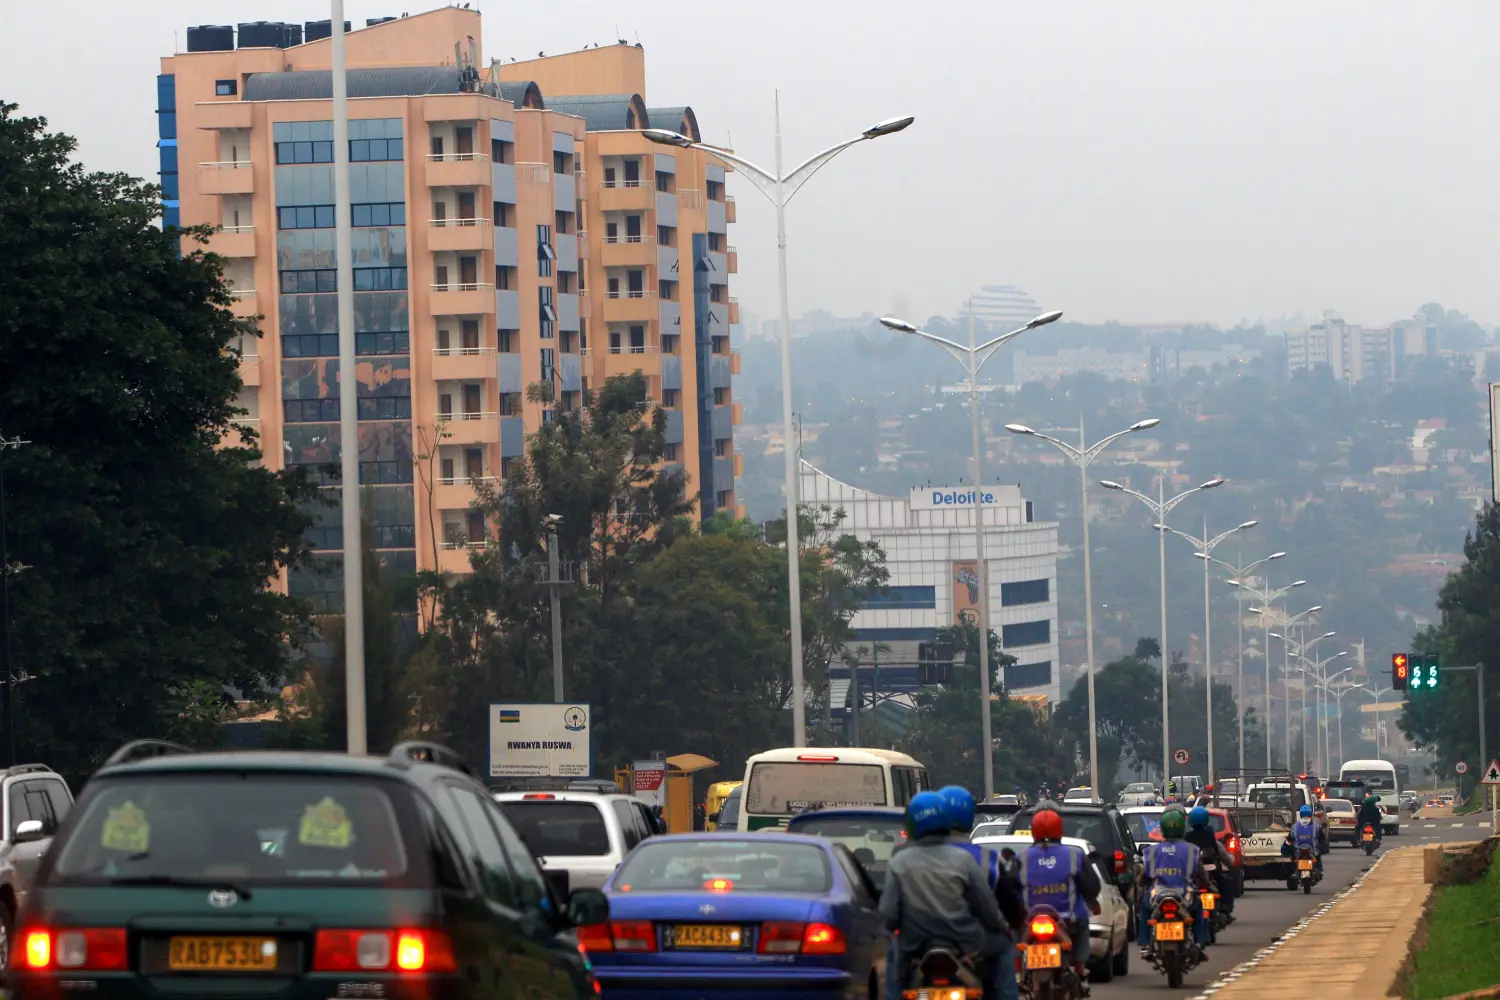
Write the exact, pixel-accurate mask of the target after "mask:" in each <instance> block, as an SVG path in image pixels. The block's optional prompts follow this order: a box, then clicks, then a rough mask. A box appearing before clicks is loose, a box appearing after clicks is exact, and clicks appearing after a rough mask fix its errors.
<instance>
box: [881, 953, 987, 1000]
mask: <svg viewBox="0 0 1500 1000" xmlns="http://www.w3.org/2000/svg"><path fill="white" fill-rule="evenodd" d="M901 996H902V998H903V1000H979V998H980V997H983V996H984V981H983V980H982V979H981V978H980V976H979V970H978V969H976V968H975V967H974V963H973V962H971V961H969V959H968V958H967V957H966V956H965V955H964V954H963V952H962V951H961V950H959V949H958V948H956V947H950V946H947V945H936V946H933V947H930V948H928V949H927V950H926V951H925V952H923V954H922V957H921V958H919V959H917V961H916V963H915V964H914V965H913V966H912V969H911V975H910V976H909V977H908V980H907V985H906V988H905V989H903V990H902V991H901Z"/></svg>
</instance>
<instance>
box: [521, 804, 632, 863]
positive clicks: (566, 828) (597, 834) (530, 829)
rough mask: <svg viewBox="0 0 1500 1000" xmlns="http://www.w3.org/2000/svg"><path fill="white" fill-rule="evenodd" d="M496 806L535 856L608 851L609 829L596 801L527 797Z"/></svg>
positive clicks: (590, 855) (579, 855)
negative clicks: (567, 800)
mask: <svg viewBox="0 0 1500 1000" xmlns="http://www.w3.org/2000/svg"><path fill="white" fill-rule="evenodd" d="M500 810H501V811H502V812H504V813H505V816H506V818H507V819H509V820H510V821H511V823H513V824H515V827H516V830H517V832H519V833H520V834H521V839H522V840H524V841H526V846H527V847H529V848H531V853H533V854H535V855H537V856H538V857H565V858H584V857H588V858H594V857H601V856H603V855H606V854H608V853H609V830H608V828H606V827H605V825H604V813H603V812H602V811H600V808H599V805H598V804H597V803H594V802H565V801H563V800H562V799H550V800H548V799H531V800H522V801H519V802H517V801H510V802H501V803H500Z"/></svg>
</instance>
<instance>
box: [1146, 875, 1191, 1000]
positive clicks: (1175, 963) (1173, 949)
mask: <svg viewBox="0 0 1500 1000" xmlns="http://www.w3.org/2000/svg"><path fill="white" fill-rule="evenodd" d="M1190 896H1191V893H1186V892H1179V891H1178V890H1174V889H1157V890H1153V891H1152V893H1151V897H1152V898H1151V919H1150V921H1149V922H1148V926H1150V928H1151V940H1150V942H1149V943H1147V945H1146V952H1147V954H1146V959H1147V961H1149V962H1150V963H1151V965H1152V966H1153V967H1154V968H1155V969H1156V971H1158V972H1161V973H1165V974H1166V977H1167V985H1168V986H1169V987H1171V988H1172V989H1174V990H1175V989H1177V988H1179V987H1180V986H1182V977H1183V976H1184V975H1186V974H1187V973H1188V972H1189V971H1190V970H1191V969H1192V968H1193V967H1194V966H1196V965H1197V964H1198V963H1199V962H1201V961H1202V960H1203V949H1202V948H1201V947H1199V945H1198V943H1197V941H1195V940H1194V939H1193V911H1192V906H1191V905H1190V903H1191V900H1190Z"/></svg>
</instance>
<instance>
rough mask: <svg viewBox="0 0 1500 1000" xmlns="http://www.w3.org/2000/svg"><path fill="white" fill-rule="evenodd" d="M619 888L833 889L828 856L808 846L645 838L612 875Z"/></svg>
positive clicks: (768, 840) (768, 841) (763, 840)
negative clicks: (617, 871)
mask: <svg viewBox="0 0 1500 1000" xmlns="http://www.w3.org/2000/svg"><path fill="white" fill-rule="evenodd" d="M614 886H615V888H616V889H617V890H618V891H620V892H798V893H824V892H827V891H828V890H829V889H831V888H833V873H832V872H831V871H830V870H829V867H828V856H827V854H826V852H825V851H824V850H823V849H822V848H819V847H815V846H813V845H811V844H795V843H777V842H776V840H774V839H772V838H770V837H765V838H761V839H756V840H753V841H752V840H729V839H726V838H723V837H720V836H717V835H711V836H710V837H709V838H705V839H703V840H691V841H683V840H672V841H657V840H648V841H646V842H645V843H643V844H641V845H640V846H639V847H637V848H636V849H635V851H634V852H632V853H631V855H630V856H629V857H627V858H626V859H625V863H624V864H622V865H621V866H620V870H619V873H618V874H616V875H615V881H614Z"/></svg>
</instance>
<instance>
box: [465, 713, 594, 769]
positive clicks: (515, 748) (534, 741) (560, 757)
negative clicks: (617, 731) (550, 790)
mask: <svg viewBox="0 0 1500 1000" xmlns="http://www.w3.org/2000/svg"><path fill="white" fill-rule="evenodd" d="M592 718H593V712H592V711H591V709H590V706H588V705H579V704H570V703H563V704H554V703H552V702H535V703H533V702H521V703H511V704H504V705H491V706H490V777H492V778H544V777H551V778H587V777H588V776H589V772H590V771H591V769H592V768H591V765H592V763H593V754H592V753H591V747H590V743H589V735H590V733H589V726H590V724H591V720H592Z"/></svg>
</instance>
